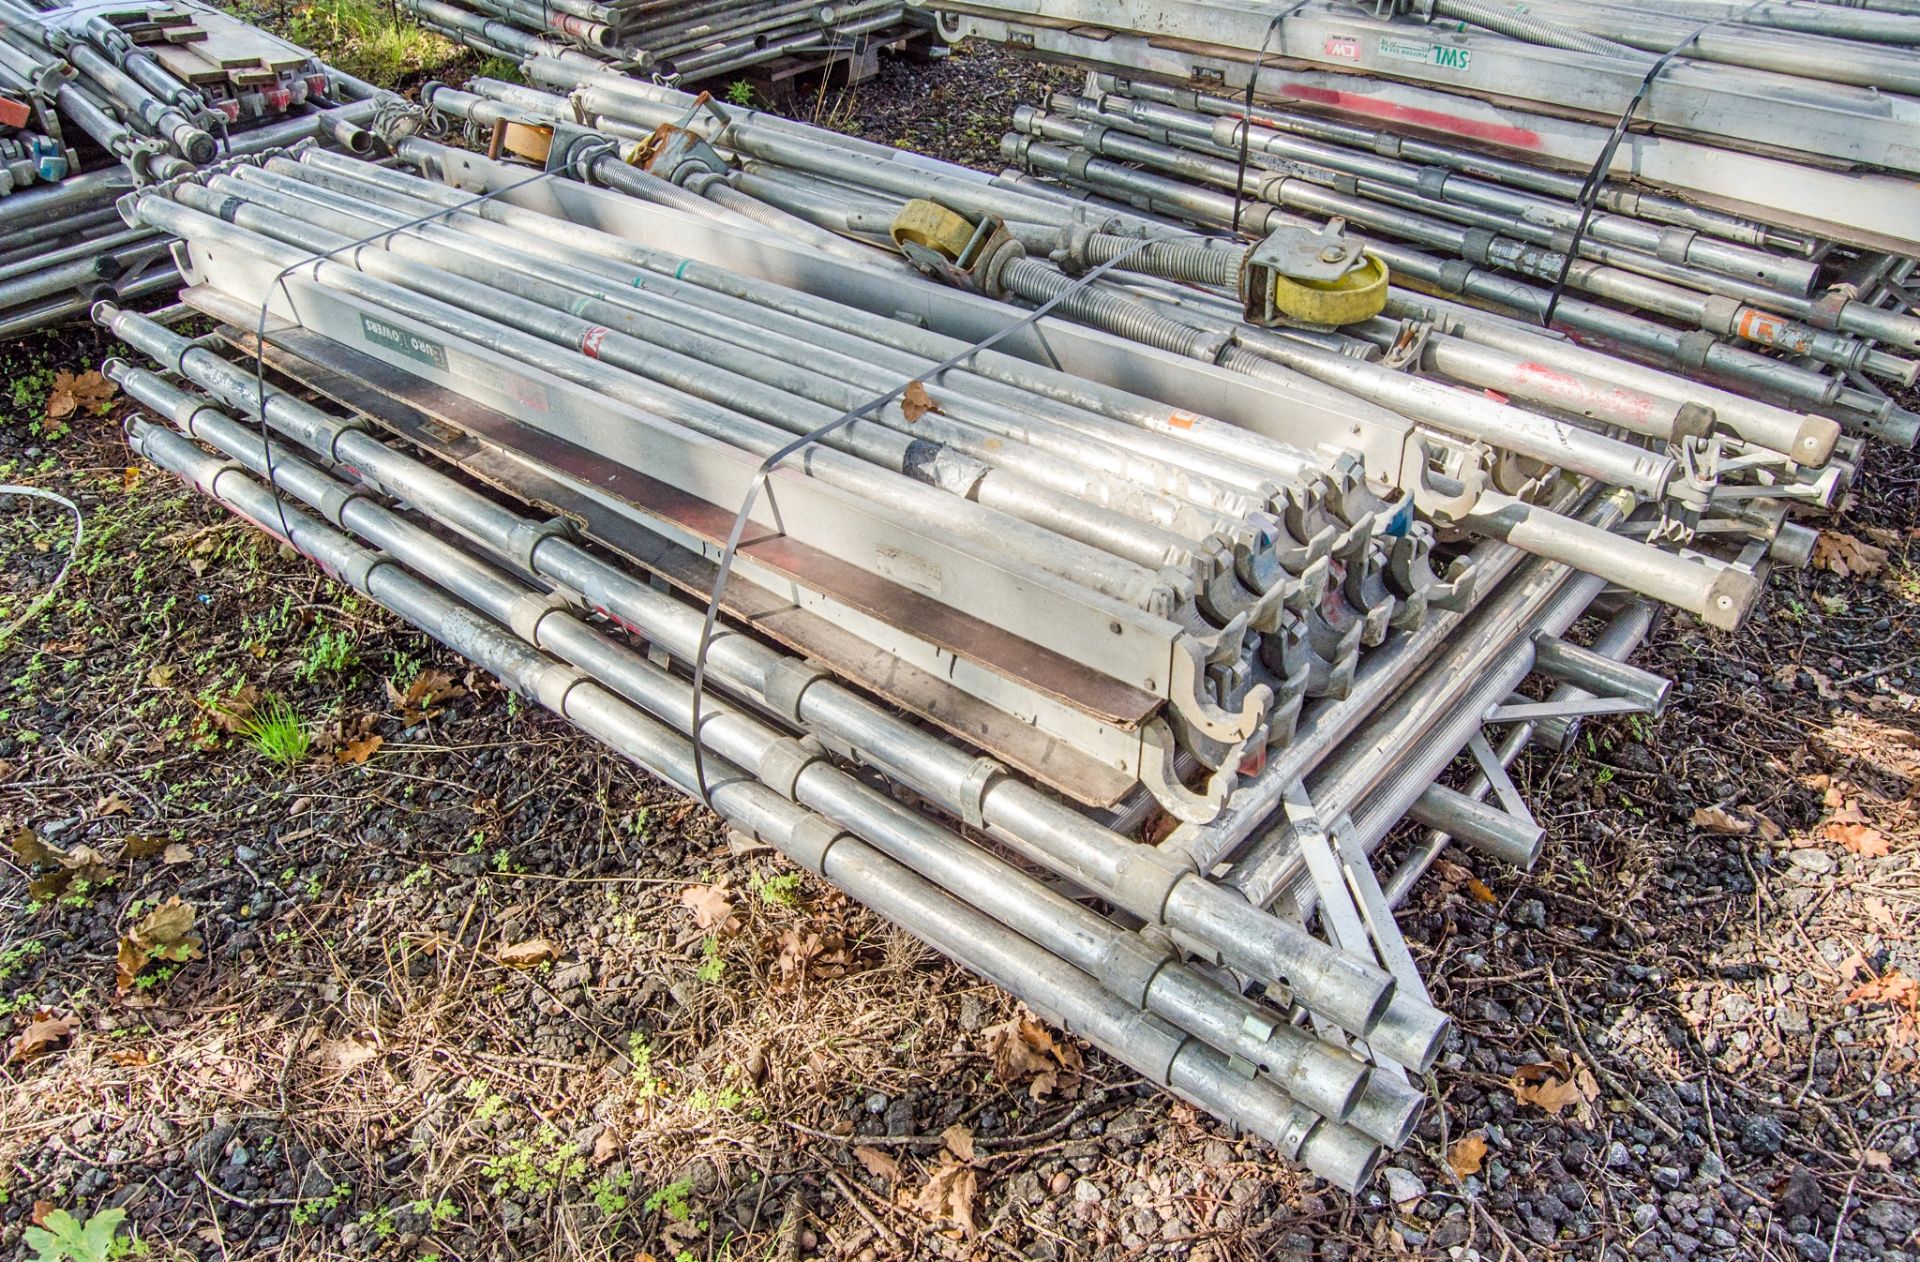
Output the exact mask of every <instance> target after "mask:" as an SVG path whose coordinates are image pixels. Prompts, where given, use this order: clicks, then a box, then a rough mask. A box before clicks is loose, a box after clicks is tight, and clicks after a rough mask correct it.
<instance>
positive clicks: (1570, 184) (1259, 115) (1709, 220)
mask: <svg viewBox="0 0 1920 1262" xmlns="http://www.w3.org/2000/svg"><path fill="white" fill-rule="evenodd" d="M1091 82H1092V83H1093V84H1094V85H1096V87H1097V90H1098V91H1100V92H1101V93H1117V94H1119V95H1122V96H1125V97H1129V98H1136V99H1140V100H1147V101H1153V102H1156V103H1159V104H1164V105H1172V106H1175V107H1178V108H1181V109H1185V110H1189V111H1192V112H1194V113H1199V114H1206V115H1214V116H1225V117H1227V118H1230V119H1239V118H1242V117H1246V114H1245V103H1244V102H1242V101H1237V100H1233V99H1230V98H1227V97H1223V96H1217V95H1213V94H1210V93H1205V92H1200V91H1198V90H1196V89H1191V88H1177V87H1170V86H1168V85H1165V84H1160V83H1153V82H1147V81H1141V82H1126V83H1124V84H1123V83H1122V82H1121V81H1119V80H1117V79H1115V78H1114V77H1113V76H1112V75H1108V74H1095V75H1094V76H1093V77H1092V79H1091ZM1251 117H1252V120H1253V122H1254V123H1255V124H1257V125H1258V126H1260V127H1263V128H1269V129H1272V130H1276V131H1284V132H1287V133H1289V134H1291V135H1299V136H1309V137H1313V138H1315V139H1319V140H1326V141H1329V142H1331V143H1334V144H1338V145H1343V146H1347V147H1350V148H1353V149H1358V150H1361V151H1363V152H1367V153H1377V154H1382V155H1385V156H1388V157H1393V158H1404V159H1406V160H1407V161H1409V162H1418V163H1424V164H1427V165H1431V166H1436V167H1441V168H1444V169H1447V170H1452V171H1458V172H1462V173H1464V174H1468V175H1471V176H1474V177H1475V178H1477V179H1482V180H1490V181H1495V182H1497V183H1499V184H1502V185H1505V186H1507V187H1510V188H1515V189H1520V190H1523V191H1526V192H1534V193H1541V194H1545V195H1547V196H1550V197H1554V198H1557V199H1558V200H1560V201H1562V202H1566V203H1573V202H1577V201H1579V199H1580V194H1581V185H1582V183H1583V181H1582V179H1581V177H1580V176H1578V175H1569V174H1567V173H1566V172H1563V171H1557V170H1552V169H1549V168H1546V167H1536V166H1531V165H1529V164H1527V163H1525V162H1521V161H1517V160H1515V159H1512V158H1502V157H1499V156H1497V155H1493V154H1488V153H1483V152H1481V151H1479V150H1476V149H1466V148H1461V147H1459V146H1456V145H1449V144H1447V143H1445V142H1444V141H1440V140H1434V139H1431V138H1428V137H1424V136H1403V135H1400V134H1398V133H1396V132H1391V131H1386V130H1382V129H1377V128H1371V127H1366V126H1364V125H1361V124H1358V123H1354V122H1350V121H1347V120H1345V119H1338V118H1322V117H1319V116H1317V115H1312V114H1301V113H1297V112H1294V111H1291V110H1286V109H1283V108H1280V107H1278V106H1275V105H1272V104H1260V105H1256V106H1255V112H1254V114H1253V115H1252V116H1251ZM1234 134H1235V135H1236V136H1237V135H1238V132H1237V131H1236V132H1235V133H1234ZM1256 134H1257V133H1256ZM1595 205H1596V206H1597V207H1598V208H1599V209H1600V210H1601V211H1611V212H1613V213H1616V214H1620V215H1627V216H1630V217H1632V218H1635V219H1641V220H1645V221H1646V222H1648V223H1656V224H1665V225H1670V226H1674V227H1680V228H1690V229H1693V230H1695V231H1698V232H1703V233H1707V234H1709V235H1711V236H1714V237H1718V238H1721V239H1722V240H1727V241H1734V242H1739V243H1741V244H1744V245H1753V246H1769V247H1775V248H1779V249H1784V250H1791V251H1793V252H1795V253H1798V254H1801V255H1811V254H1812V253H1813V252H1814V250H1815V248H1816V244H1817V243H1816V242H1814V241H1813V240H1812V239H1811V238H1809V237H1808V236H1806V235H1805V234H1804V233H1797V232H1791V231H1788V230H1786V229H1783V228H1777V227H1773V226H1771V225H1768V224H1763V223H1758V222H1755V221H1753V220H1749V219H1742V218H1739V217H1737V216H1733V215H1727V214H1723V213H1722V212H1720V211H1716V210H1710V209H1708V208H1706V207H1704V206H1696V205H1694V204H1692V203H1691V202H1685V201H1681V200H1680V199H1679V198H1675V197H1665V196H1661V195H1660V194H1657V193H1650V192H1643V191H1641V190H1639V189H1635V188H1632V187H1629V186H1625V185H1622V184H1619V183H1618V182H1616V181H1613V180H1608V181H1607V182H1606V183H1604V184H1603V185H1602V187H1601V190H1600V195H1599V198H1598V200H1597V201H1596V202H1595Z"/></svg>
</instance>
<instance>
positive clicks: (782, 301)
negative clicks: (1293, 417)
mask: <svg viewBox="0 0 1920 1262" xmlns="http://www.w3.org/2000/svg"><path fill="white" fill-rule="evenodd" d="M452 152H453V151H450V150H447V149H446V148H445V147H444V146H440V145H435V144H433V143H432V142H429V141H421V140H417V139H409V140H403V141H401V142H400V144H399V146H398V156H399V157H400V159H401V160H402V161H403V162H407V163H410V164H413V165H416V166H418V167H419V168H420V169H421V170H424V171H429V172H431V171H435V170H440V169H442V166H441V164H442V163H443V162H444V161H445V160H446V159H447V157H448V156H449V155H451V154H452ZM305 160H306V161H309V162H312V163H315V164H320V165H324V164H325V162H326V159H325V158H324V156H323V155H320V154H313V155H311V156H310V157H308V158H306V159H305ZM363 177H364V178H365V179H366V180H368V181H369V182H379V183H381V184H382V186H383V187H395V184H394V183H390V181H395V182H397V181H401V180H405V181H406V184H405V186H404V187H405V188H406V190H407V191H409V192H411V193H413V194H414V195H417V196H418V197H420V198H421V199H423V200H430V201H434V202H436V203H437V204H438V205H440V206H443V207H445V206H450V205H453V204H456V203H460V202H465V201H469V200H470V198H469V197H467V196H466V195H463V194H461V193H459V192H457V191H455V190H454V189H451V188H447V187H446V186H444V185H439V184H434V183H432V182H431V181H422V180H418V179H414V178H412V177H406V176H401V175H400V174H399V173H398V172H391V171H386V170H383V169H381V168H377V167H369V168H368V169H367V170H366V171H365V172H364V173H363ZM472 213H474V214H475V215H478V216H480V217H482V218H485V219H489V220H494V221H496V222H499V223H502V224H505V225H508V226H510V227H512V228H515V229H524V230H525V231H527V232H530V233H535V234H539V235H541V236H544V237H547V238H548V239H551V240H557V241H561V242H565V243H568V244H574V243H578V244H580V245H581V246H583V247H584V248H588V249H592V250H594V251H595V252H596V253H603V254H606V255H607V256H608V257H613V258H618V259H620V260H622V261H626V262H630V263H632V264H634V265H635V266H636V267H639V268H643V269H645V270H647V271H649V272H651V273H654V276H652V277H650V278H648V280H647V282H646V284H645V285H643V286H640V287H641V288H645V289H648V290H650V291H652V290H658V291H660V292H667V293H671V294H674V295H675V296H678V297H681V298H683V299H685V300H686V301H688V302H690V303H693V304H695V305H701V304H703V303H707V304H724V303H732V304H735V305H733V306H722V305H716V306H715V307H714V309H715V310H719V311H722V312H723V313H730V314H739V315H741V318H743V319H752V318H758V317H757V311H767V312H774V313H779V314H782V315H787V316H790V317H794V318H799V319H804V320H807V321H810V322H812V323H815V324H818V325H821V326H823V327H826V328H829V329H832V330H834V331H836V332H840V333H845V334H849V335H853V336H858V337H861V338H864V339H867V340H869V341H872V342H875V343H877V344H879V345H881V346H883V347H886V348H888V349H891V350H895V351H899V352H902V353H905V354H911V355H916V356H919V357H920V358H921V359H922V360H923V361H925V366H926V367H927V368H931V367H932V366H934V365H936V364H940V363H944V362H945V361H946V360H948V359H950V358H952V357H953V356H955V355H956V354H958V353H960V352H962V351H964V350H966V349H967V344H966V343H965V342H963V341H961V340H959V339H957V338H953V337H949V336H946V335H943V334H939V333H935V332H932V331H930V330H926V329H921V328H917V327H915V326H913V325H909V324H906V323H904V322H902V321H898V320H891V319H886V318H884V317H881V316H876V315H874V314H872V313H870V312H867V311H863V310H860V309H858V308H853V307H848V306H844V305H841V304H839V303H835V302H832V301H831V300H828V299H824V298H820V297H817V296H815V295H811V294H806V293H803V292H801V291H798V290H793V289H788V288H785V287H784V286H776V285H770V284H767V283H765V282H762V281H758V280H755V279H754V278H751V277H746V276H742V275H738V274H735V273H731V272H728V271H725V270H724V269H721V268H717V267H713V266H710V265H707V264H704V263H701V262H698V261H697V260H692V259H687V258H684V257H681V256H678V255H671V254H667V253H665V252H663V251H657V250H652V249H649V248H647V247H644V246H641V245H639V244H638V243H634V242H629V241H626V240H624V239H621V238H615V237H611V236H609V235H608V234H605V233H598V232H594V231H593V230H592V229H589V228H586V227H584V226H582V225H575V224H570V223H567V222H566V221H564V220H560V219H555V218H553V217H551V216H547V215H542V214H538V213H535V212H532V211H525V210H522V209H521V208H519V207H515V206H509V205H504V204H502V203H501V202H499V201H489V202H482V203H480V204H478V205H476V206H474V207H472ZM742 303H744V304H748V307H745V308H743V307H740V306H738V304H742ZM748 308H752V309H756V310H749V309H748ZM963 372H964V374H965V376H966V377H967V379H968V381H969V387H970V388H975V389H978V390H980V391H982V392H984V394H983V397H989V398H993V399H995V400H997V401H999V402H1003V403H1011V404H1015V405H1018V402H1019V400H1020V399H1022V398H1024V397H1026V396H1028V395H1037V396H1040V397H1042V398H1044V399H1047V400H1051V401H1053V402H1055V403H1058V404H1062V405H1065V408H1066V409H1068V410H1062V411H1058V412H1050V413H1049V414H1048V415H1049V419H1052V420H1055V421H1058V422H1060V423H1062V424H1067V425H1073V426H1075V427H1076V428H1082V429H1083V431H1084V432H1087V433H1088V434H1089V435H1090V436H1093V437H1098V438H1099V439H1101V440H1102V442H1103V443H1110V444H1115V445H1118V446H1121V447H1124V448H1126V449H1128V450H1130V451H1135V452H1138V453H1140V454H1141V455H1143V456H1145V457H1147V458H1149V459H1155V460H1164V461H1166V462H1167V463H1168V464H1170V465H1174V466H1176V467H1179V468H1183V469H1186V470H1188V471H1189V472H1191V473H1193V474H1195V475H1198V476H1201V477H1205V478H1209V479H1215V480H1218V481H1219V482H1220V483H1222V484H1223V485H1226V486H1231V487H1235V488H1239V489H1241V490H1244V491H1247V492H1252V493H1256V494H1260V495H1262V496H1263V497H1265V496H1270V495H1271V494H1272V493H1273V485H1272V479H1273V478H1275V477H1276V476H1284V477H1286V478H1288V479H1296V480H1301V481H1309V482H1310V481H1313V480H1316V479H1322V478H1324V477H1325V476H1326V468H1325V465H1324V463H1323V460H1322V459H1321V458H1317V457H1315V456H1312V455H1309V454H1308V453H1307V452H1305V451H1303V450H1300V449H1298V448H1294V447H1290V446H1288V445H1287V444H1285V443H1282V442H1279V441H1277V440H1275V439H1271V438H1267V437H1265V436H1263V435H1259V434H1254V433H1252V432H1250V431H1248V430H1245V429H1242V428H1240V427H1238V426H1235V425H1229V424H1227V423H1225V422H1222V421H1219V420H1217V419H1214V418H1211V417H1207V416H1202V415H1199V414H1193V413H1189V414H1186V415H1183V416H1182V417H1181V418H1180V421H1181V423H1180V424H1173V423H1171V422H1170V420H1169V414H1168V411H1167V408H1166V406H1165V405H1163V404H1159V403H1157V402H1155V401H1153V400H1149V399H1145V398H1142V397H1141V396H1138V395H1133V394H1128V393H1127V392H1125V391H1122V390H1119V389H1116V388H1114V387H1111V386H1107V385H1105V384H1103V383H1100V382H1095V381H1091V380H1089V379H1087V378H1083V377H1076V376H1073V375H1071V374H1068V373H1064V372H1060V371H1058V370H1057V369H1054V368H1051V367H1048V366H1047V365H1044V364H1037V363H1033V362H1030V361H1028V360H1024V359H1020V358H1018V357H1016V356H1013V355H1009V354H1006V353H1004V352H1001V351H994V350H988V351H981V352H976V353H975V354H973V355H972V356H970V357H969V358H968V359H967V360H966V361H965V364H964V366H963V368H956V369H954V370H951V371H950V374H949V375H950V376H952V375H956V374H961V373H963ZM914 375H915V376H919V375H921V372H916V373H915V374H914ZM1009 390H1013V391H1018V392H1021V393H1020V394H1019V395H1014V394H1009V393H1007V391H1009ZM1088 413H1092V414H1096V415H1097V416H1098V417H1101V418H1105V421H1106V422H1109V423H1100V424H1092V425H1090V426H1089V425H1088V424H1087V422H1086V421H1085V420H1083V419H1082V418H1085V417H1086V415H1087V414H1088ZM1110 422H1119V424H1112V423H1110ZM1253 461H1257V462H1258V463H1257V464H1256V463H1253ZM1163 489H1169V490H1171V489H1174V488H1171V487H1168V488H1163Z"/></svg>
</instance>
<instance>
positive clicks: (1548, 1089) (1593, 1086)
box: [1507, 1060, 1600, 1125]
mask: <svg viewBox="0 0 1920 1262" xmlns="http://www.w3.org/2000/svg"><path fill="white" fill-rule="evenodd" d="M1507 1086H1508V1087H1510V1088H1511V1089H1512V1091H1513V1098H1514V1099H1515V1100H1516V1101H1518V1102H1519V1103H1521V1104H1531V1105H1533V1106H1534V1107H1535V1108H1538V1109H1542V1110H1544V1111H1545V1112H1547V1113H1550V1114H1552V1115H1553V1116H1554V1117H1559V1116H1560V1115H1561V1114H1562V1113H1564V1112H1566V1111H1567V1110H1568V1109H1569V1108H1571V1109H1572V1110H1573V1115H1574V1117H1575V1118H1577V1119H1578V1120H1579V1121H1580V1122H1581V1123H1582V1124H1583V1125H1584V1124H1586V1123H1589V1122H1591V1121H1592V1120H1593V1102H1594V1101H1595V1100H1598V1099H1599V1098H1600V1084H1599V1083H1598V1082H1597V1081H1595V1080H1594V1076H1593V1071H1592V1070H1591V1069H1588V1068H1587V1067H1586V1066H1585V1065H1583V1064H1581V1063H1580V1062H1579V1061H1578V1060H1569V1061H1568V1062H1567V1063H1565V1064H1557V1063H1541V1064H1535V1065H1522V1066H1520V1068H1518V1069H1516V1070H1514V1071H1513V1077H1511V1078H1509V1079H1508V1080H1507Z"/></svg>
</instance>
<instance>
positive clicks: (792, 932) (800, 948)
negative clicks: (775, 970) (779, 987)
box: [774, 926, 854, 984]
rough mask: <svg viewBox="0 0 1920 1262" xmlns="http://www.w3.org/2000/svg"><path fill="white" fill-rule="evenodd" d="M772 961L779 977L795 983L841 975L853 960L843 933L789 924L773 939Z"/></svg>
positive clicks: (848, 968)
mask: <svg viewBox="0 0 1920 1262" xmlns="http://www.w3.org/2000/svg"><path fill="white" fill-rule="evenodd" d="M774 962H775V963H776V964H777V965H778V966H779V968H780V976H781V979H782V980H783V981H784V982H786V983H788V984H796V983H798V982H801V981H804V980H806V979H807V978H814V979H822V978H831V977H845V976H846V975H847V973H848V971H849V970H850V969H851V968H852V967H853V962H854V961H853V952H852V951H851V950H850V949H849V948H848V947H847V939H846V936H845V935H844V934H842V933H840V932H838V931H837V930H832V929H829V930H827V931H826V932H824V933H823V932H820V931H817V930H805V931H802V930H799V929H795V928H793V927H791V926H789V927H788V928H785V929H782V930H781V931H780V933H779V935H778V936H777V937H776V938H775V939H774Z"/></svg>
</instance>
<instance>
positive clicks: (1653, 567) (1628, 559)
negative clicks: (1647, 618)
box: [1459, 491, 1766, 696]
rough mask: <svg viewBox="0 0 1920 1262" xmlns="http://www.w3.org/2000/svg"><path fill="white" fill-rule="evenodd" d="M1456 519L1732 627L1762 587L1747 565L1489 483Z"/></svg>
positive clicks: (1722, 627) (1710, 622)
mask: <svg viewBox="0 0 1920 1262" xmlns="http://www.w3.org/2000/svg"><path fill="white" fill-rule="evenodd" d="M1459 524H1460V525H1461V526H1462V527H1464V528H1465V529H1467V530H1470V531H1472V532H1474V533H1475V534H1481V535H1490V536H1492V537H1493V538H1496V539H1501V540H1504V541H1505V542H1507V543H1510V544H1513V545H1514V546H1515V547H1517V548H1520V549H1522V550H1524V551H1526V552H1529V553H1531V554H1532V555H1534V556H1537V557H1542V558H1545V559H1547V560H1551V561H1559V562H1561V563H1563V564H1565V565H1569V566H1572V567H1574V568H1575V569H1579V570H1581V571H1584V572H1585V574H1586V575H1587V576H1589V577H1598V578H1604V579H1606V580H1608V581H1610V582H1614V583H1617V584H1619V585H1620V586H1623V587H1626V588H1627V589H1628V590H1630V591H1635V592H1638V593H1640V594H1641V595H1643V596H1651V597H1653V598H1654V599H1655V600H1658V601H1660V602H1662V603H1664V604H1669V605H1673V606H1674V607H1676V608H1679V609H1684V610H1686V611H1687V612H1688V613H1691V614H1693V615H1694V616H1695V617H1697V618H1699V619H1700V620H1701V621H1702V622H1704V623H1706V624H1707V625H1708V626H1710V627H1716V628H1718V629H1720V630H1722V631H1732V630H1735V629H1737V628H1738V627H1739V626H1740V624H1741V623H1742V622H1744V621H1745V620H1746V617H1747V614H1748V613H1750V612H1751V611H1752V609H1753V606H1754V605H1755V604H1756V603H1757V602H1758V601H1759V599H1760V597H1761V596H1762V595H1763V594H1764V593H1765V591H1766V587H1765V585H1764V584H1763V583H1762V582H1761V581H1760V579H1759V577H1758V576H1757V575H1755V574H1754V573H1753V572H1752V571H1750V570H1743V569H1740V568H1739V567H1737V566H1732V565H1728V564H1726V563H1725V562H1722V561H1715V560H1712V559H1710V558H1707V557H1700V558H1697V559H1691V560H1690V559H1687V558H1684V557H1680V556H1676V555H1675V554H1673V553H1671V552H1662V551H1660V550H1659V549H1658V548H1651V547H1648V546H1647V545H1645V544H1643V543H1640V542H1638V541H1636V540H1632V539H1627V538H1625V537H1623V536H1621V535H1617V534H1614V533H1613V532H1612V531H1610V530H1596V529H1594V528H1593V527H1591V526H1588V525H1586V524H1585V523H1582V522H1579V521H1577V520H1575V519H1573V518H1567V517H1562V516H1560V515H1559V514H1557V513H1547V512H1542V511H1541V510H1539V509H1537V508H1535V507H1534V506H1532V505H1530V504H1527V503H1524V502H1522V501H1520V500H1516V499H1513V498H1512V497H1510V496H1505V495H1501V494H1500V493H1499V492H1496V491H1488V492H1486V493H1485V494H1483V495H1482V496H1481V497H1480V499H1479V501H1478V502H1477V503H1476V504H1475V505H1474V507H1473V508H1472V510H1470V511H1468V512H1466V513H1463V514H1461V516H1460V520H1459ZM1556 634H1557V633H1556ZM1501 695H1502V696H1504V695H1505V694H1504V693H1503V694H1501Z"/></svg>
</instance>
